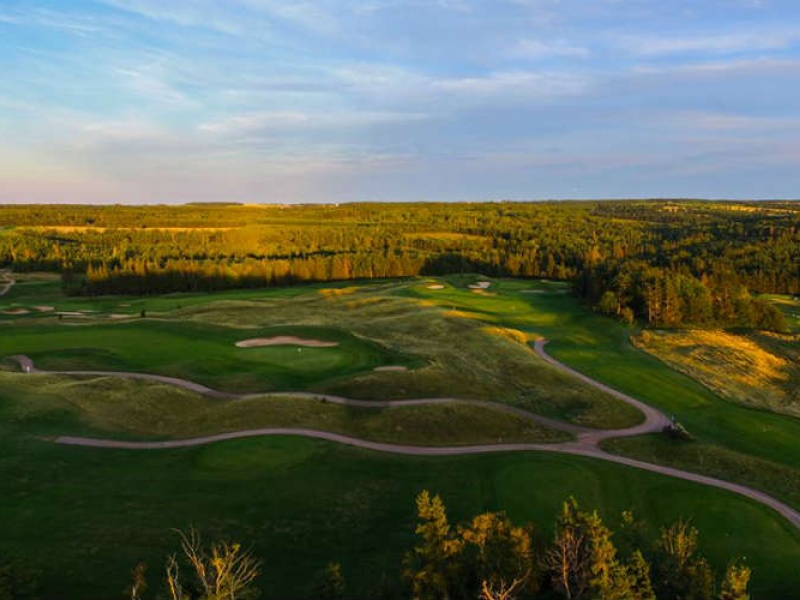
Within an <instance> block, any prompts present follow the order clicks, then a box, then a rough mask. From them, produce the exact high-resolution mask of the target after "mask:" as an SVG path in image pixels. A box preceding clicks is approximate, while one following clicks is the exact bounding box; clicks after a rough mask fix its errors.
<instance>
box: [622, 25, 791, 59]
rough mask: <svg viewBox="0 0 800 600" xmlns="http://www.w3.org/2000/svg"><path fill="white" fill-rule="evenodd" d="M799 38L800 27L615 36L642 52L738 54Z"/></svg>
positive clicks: (778, 47)
mask: <svg viewBox="0 0 800 600" xmlns="http://www.w3.org/2000/svg"><path fill="white" fill-rule="evenodd" d="M798 42H800V30H798V29H797V28H796V27H795V28H785V29H784V28H782V29H770V30H760V29H757V28H755V29H748V30H747V31H740V32H734V33H729V32H726V33H707V34H691V35H681V36H661V35H658V34H656V35H647V36H643V35H627V36H619V37H617V38H616V43H617V44H619V45H620V46H621V47H622V48H624V49H625V50H627V51H629V52H632V53H634V54H637V55H641V56H665V55H674V54H684V55H685V54H697V53H701V54H720V55H721V54H738V53H743V52H760V51H768V50H783V49H786V48H790V47H792V46H794V45H795V44H797V43H798Z"/></svg>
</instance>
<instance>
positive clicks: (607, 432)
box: [533, 339, 671, 446]
mask: <svg viewBox="0 0 800 600" xmlns="http://www.w3.org/2000/svg"><path fill="white" fill-rule="evenodd" d="M546 343H547V340H545V339H539V340H536V341H535V342H534V345H533V349H534V351H535V352H536V354H537V355H538V356H539V358H541V359H542V360H544V361H545V362H547V363H548V364H549V365H550V366H552V367H554V368H555V369H558V370H559V371H561V372H562V373H566V374H567V375H571V376H572V377H575V378H576V379H580V380H581V381H583V382H584V383H587V384H589V385H591V386H593V387H596V388H597V389H599V390H601V391H603V392H605V393H606V394H609V395H611V396H613V397H614V398H617V399H618V400H621V401H622V402H624V403H625V404H628V405H630V406H633V407H634V408H637V409H639V411H641V413H642V414H643V415H644V421H643V422H642V423H640V424H639V425H636V426H634V427H629V428H628V429H624V430H622V431H620V430H614V429H593V430H590V431H588V432H586V433H583V434H579V435H578V439H579V441H580V442H582V443H585V444H587V445H591V446H597V445H598V444H599V443H600V442H601V441H602V440H604V439H608V438H612V437H630V436H634V435H642V434H645V433H654V432H658V431H662V430H663V429H664V427H665V426H667V425H670V424H671V421H670V420H669V419H668V418H667V416H666V415H665V414H664V413H663V412H661V411H660V410H658V409H657V408H654V407H652V406H650V405H649V404H645V403H644V402H642V401H641V400H637V399H636V398H634V397H632V396H628V394H623V393H622V392H620V391H619V390H615V389H614V388H612V387H609V386H607V385H605V384H604V383H600V382H599V381H597V380H595V379H592V378H591V377H589V376H588V375H584V374H583V373H581V372H580V371H576V370H575V369H573V368H572V367H568V366H567V365H565V364H564V363H562V362H560V361H558V360H556V359H555V358H553V357H552V356H550V355H549V354H547V352H545V349H544V346H545V344H546Z"/></svg>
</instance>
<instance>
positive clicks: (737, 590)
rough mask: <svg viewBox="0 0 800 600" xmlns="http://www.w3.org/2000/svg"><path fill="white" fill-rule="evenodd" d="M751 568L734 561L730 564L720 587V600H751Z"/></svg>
mask: <svg viewBox="0 0 800 600" xmlns="http://www.w3.org/2000/svg"><path fill="white" fill-rule="evenodd" d="M751 574H752V571H751V570H750V567H748V566H747V565H745V564H744V563H743V562H741V561H738V560H734V561H731V562H730V563H729V564H728V568H727V569H726V570H725V577H724V578H723V579H722V585H721V586H720V592H719V600H750V594H749V593H748V591H747V586H748V585H749V584H750V575H751Z"/></svg>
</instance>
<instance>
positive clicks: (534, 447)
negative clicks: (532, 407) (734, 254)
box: [11, 340, 800, 529]
mask: <svg viewBox="0 0 800 600" xmlns="http://www.w3.org/2000/svg"><path fill="white" fill-rule="evenodd" d="M546 343H547V341H546V340H538V341H536V342H535V344H534V351H535V352H536V354H537V355H538V356H539V357H541V358H542V359H543V360H544V361H546V362H547V363H548V364H549V365H550V366H551V367H553V368H555V369H557V370H559V371H561V372H562V373H566V374H568V375H570V376H572V377H575V378H577V379H580V380H581V381H583V382H584V383H587V384H589V385H591V386H594V387H596V388H598V389H600V390H602V391H604V392H606V393H608V394H610V395H612V396H614V397H615V398H617V399H619V400H621V401H622V402H625V403H626V404H629V405H631V406H634V407H636V408H637V409H638V410H640V411H641V412H642V413H643V415H644V420H643V421H642V423H640V424H638V425H635V426H633V427H629V428H627V429H590V428H587V427H580V426H578V425H573V424H571V423H564V422H562V421H557V420H555V419H549V418H547V417H543V416H541V415H537V414H535V413H532V412H529V411H526V410H524V409H521V408H517V407H514V406H509V405H507V404H501V403H497V402H489V401H482V400H467V399H461V398H416V399H413V400H354V399H351V398H343V397H341V396H332V395H328V394H313V393H307V392H280V393H268V394H234V393H230V392H222V391H218V390H214V389H211V388H209V387H206V386H204V385H202V384H199V383H196V382H194V381H189V380H186V379H178V378H175V377H166V376H163V375H154V374H149V373H130V372H116V371H41V370H39V369H36V367H35V365H34V363H33V361H32V360H31V359H30V358H28V357H27V356H24V355H16V356H13V357H11V358H14V359H15V360H16V361H17V362H18V363H19V365H20V367H21V368H22V370H23V371H25V372H26V373H32V374H44V373H49V374H59V375H74V376H103V377H106V376H110V377H126V378H129V379H142V380H147V381H154V382H158V383H166V384H169V385H174V386H177V387H181V388H184V389H187V390H191V391H193V392H197V393H199V394H203V395H205V396H208V397H211V398H216V399H225V400H235V399H242V398H252V397H286V396H291V397H302V398H312V399H318V400H325V401H327V402H331V403H335V404H341V405H345V406H356V407H362V408H387V407H399V406H420V405H431V404H456V403H457V404H470V405H478V406H486V407H491V408H495V409H497V410H503V411H506V412H509V413H512V414H515V415H518V416H522V417H525V418H527V419H530V420H531V421H535V422H536V423H539V424H541V425H544V426H546V427H549V428H551V429H556V430H559V431H565V432H567V433H570V434H573V435H575V436H576V437H577V441H574V442H564V443H557V444H524V443H520V444H491V445H466V446H410V445H403V444H386V443H382V442H375V441H371V440H365V439H360V438H354V437H350V436H347V435H342V434H339V433H332V432H329V431H319V430H316V429H304V428H282V427H269V428H261V429H249V430H244V431H232V432H227V433H220V434H216V435H209V436H202V437H196V438H191V439H184V440H165V441H156V442H128V441H121V440H104V439H96V438H84V437H73V436H61V437H58V438H56V439H55V443H57V444H65V445H71V446H87V447H92V448H118V449H127V450H163V449H169V448H185V447H189V446H200V445H204V444H213V443H215V442H220V441H224V440H233V439H240V438H247V437H259V436H270V435H294V436H302V437H308V438H315V439H321V440H327V441H330V442H336V443H339V444H346V445H348V446H355V447H357V448H364V449H367V450H373V451H376V452H389V453H392V454H404V455H409V456H457V455H458V456H460V455H468V454H485V453H490V452H554V453H560V454H570V455H575V456H587V457H590V458H596V459H599V460H605V461H608V462H613V463H617V464H621V465H625V466H627V467H632V468H635V469H642V470H645V471H651V472H653V473H659V474H661V475H666V476H668V477H675V478H676V479H684V480H686V481H692V482H694V483H699V484H702V485H707V486H711V487H716V488H720V489H723V490H726V491H729V492H733V493H735V494H739V495H740V496H744V497H746V498H749V499H751V500H755V501H756V502H759V503H761V504H763V505H765V506H767V507H769V508H771V509H773V510H775V511H776V512H778V513H779V514H780V515H782V516H783V517H785V518H786V519H787V520H788V521H789V522H790V523H791V524H792V525H794V527H796V528H797V529H800V512H798V511H796V510H795V509H793V508H792V507H790V506H788V505H787V504H784V503H783V502H781V501H779V500H777V499H775V498H773V497H772V496H770V495H768V494H765V493H764V492H761V491H759V490H757V489H755V488H751V487H748V486H745V485H740V484H738V483H733V482H730V481H725V480H722V479H716V478H714V477H708V476H706V475H700V474H698V473H692V472H691V471H684V470H681V469H676V468H673V467H667V466H663V465H657V464H653V463H648V462H644V461H641V460H636V459H633V458H628V457H626V456H619V455H616V454H610V453H608V452H606V451H604V450H603V449H601V448H600V442H601V441H602V440H605V439H609V438H616V437H628V436H635V435H642V434H645V433H654V432H660V431H661V430H662V429H663V427H664V426H665V425H667V424H669V422H670V421H669V419H668V418H667V417H666V415H664V413H662V412H661V411H659V410H658V409H656V408H654V407H652V406H650V405H648V404H645V403H644V402H641V401H640V400H637V399H636V398H633V397H631V396H628V395H627V394H624V393H622V392H620V391H618V390H615V389H613V388H611V387H608V386H607V385H605V384H603V383H601V382H599V381H596V380H594V379H592V378H591V377H588V376H587V375H584V374H583V373H580V372H579V371H576V370H575V369H573V368H571V367H568V366H567V365H565V364H563V363H561V362H559V361H557V360H556V359H554V358H553V357H551V356H550V355H549V354H547V352H546V351H545V349H544V347H545V344H546Z"/></svg>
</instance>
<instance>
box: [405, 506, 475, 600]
mask: <svg viewBox="0 0 800 600" xmlns="http://www.w3.org/2000/svg"><path fill="white" fill-rule="evenodd" d="M416 506H417V517H418V518H419V522H418V524H417V527H416V530H415V533H416V534H417V535H418V536H419V537H420V544H419V545H418V546H415V547H414V550H413V552H411V553H410V554H409V555H408V556H406V559H405V566H404V569H403V576H404V578H405V579H406V580H407V581H408V582H409V583H410V584H411V590H412V595H413V597H414V598H415V599H419V600H428V599H448V598H452V597H454V593H455V590H456V589H457V587H458V583H459V581H460V575H461V564H460V561H459V554H460V552H461V548H462V546H463V542H462V541H461V540H460V539H458V538H457V537H455V536H454V535H453V534H452V533H451V531H450V524H449V523H448V522H447V512H446V510H445V507H444V503H443V502H442V499H441V498H440V497H439V496H438V495H437V496H434V497H433V498H431V496H430V493H429V492H428V490H423V491H422V492H421V493H420V494H419V496H417V499H416Z"/></svg>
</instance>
